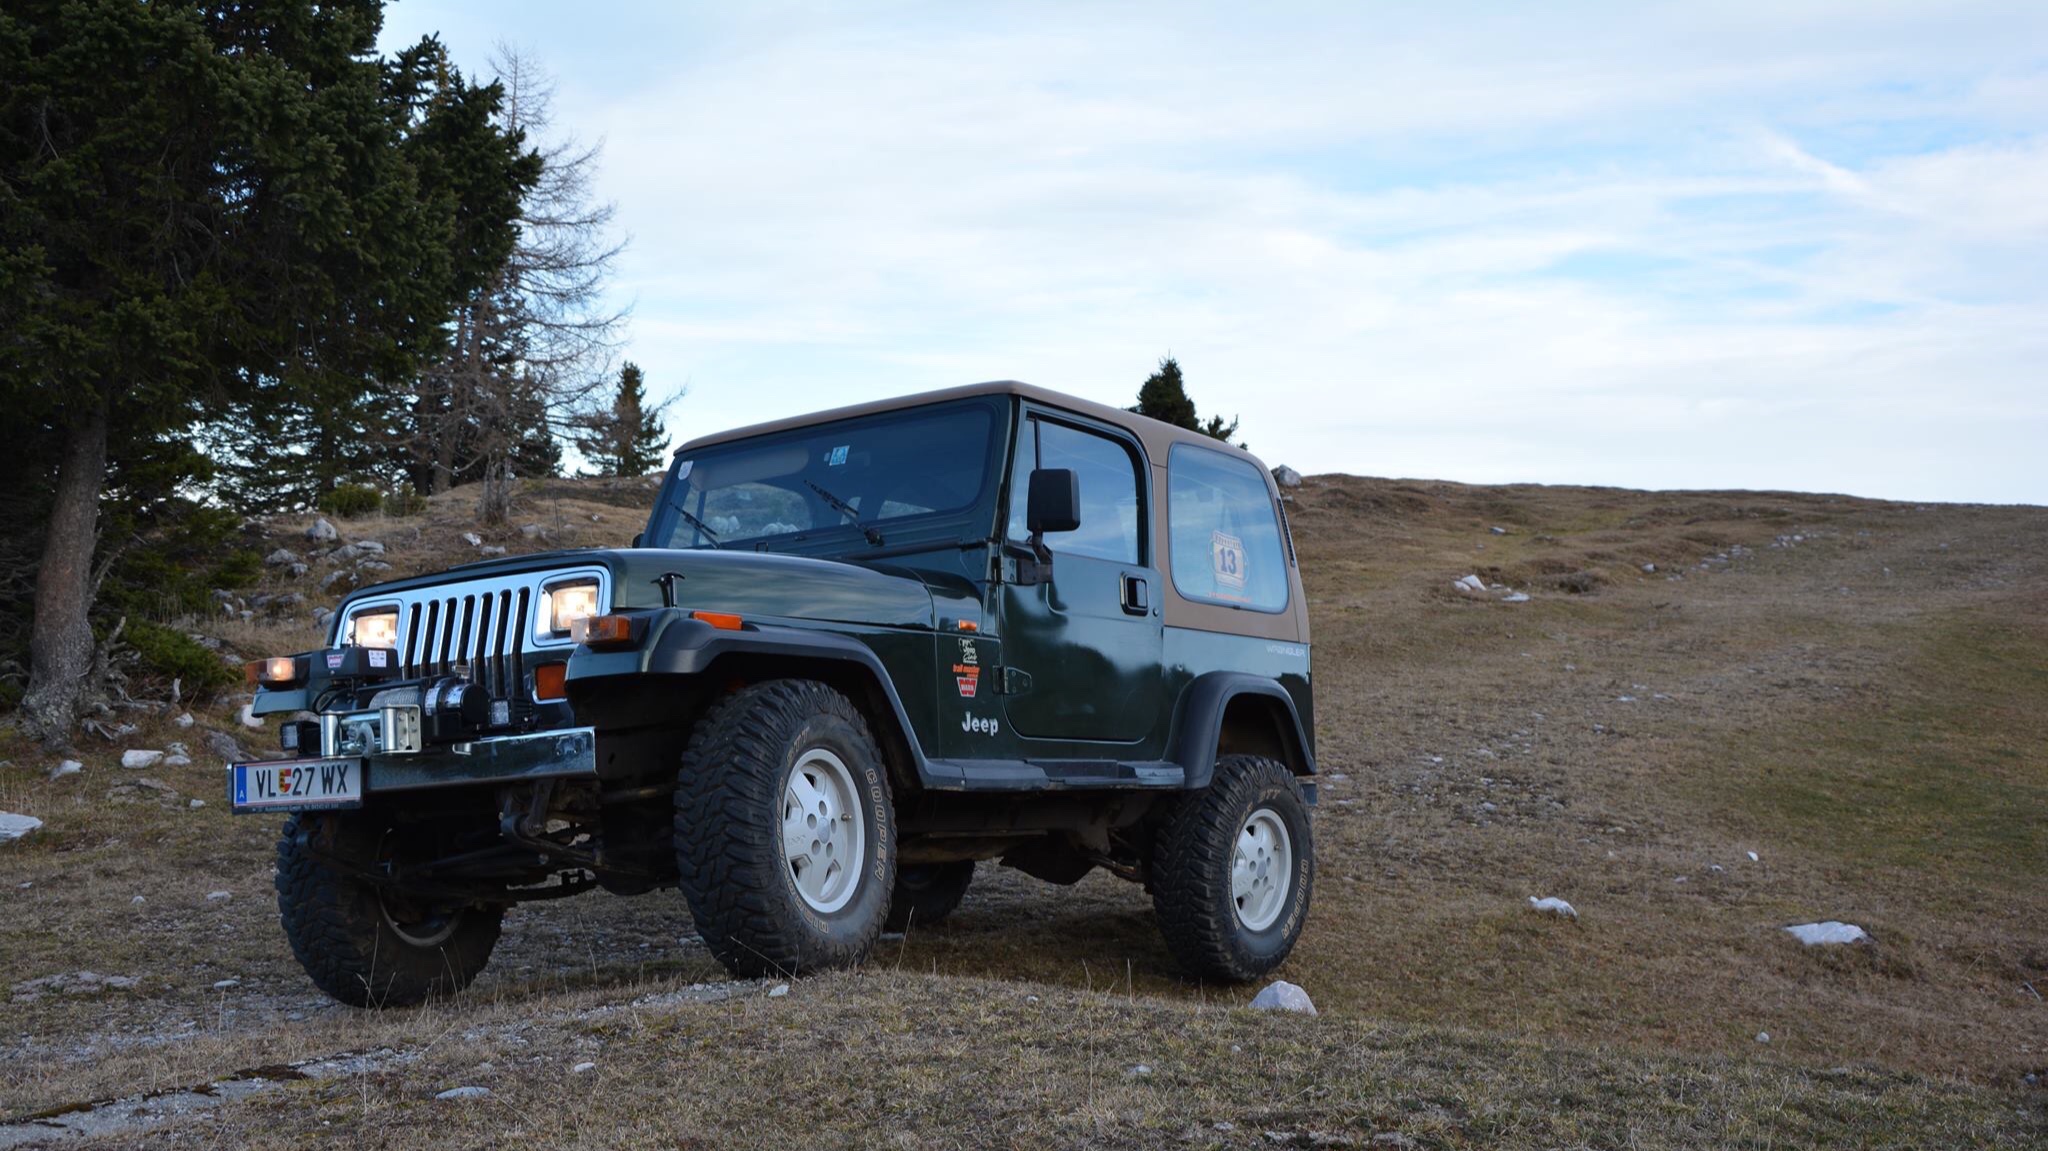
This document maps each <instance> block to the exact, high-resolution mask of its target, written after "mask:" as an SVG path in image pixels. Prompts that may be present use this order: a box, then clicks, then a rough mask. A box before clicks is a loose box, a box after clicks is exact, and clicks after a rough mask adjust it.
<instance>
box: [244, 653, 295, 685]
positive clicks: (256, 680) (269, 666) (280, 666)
mask: <svg viewBox="0 0 2048 1151" xmlns="http://www.w3.org/2000/svg"><path fill="white" fill-rule="evenodd" d="M242 678H243V680H245V681H246V682H247V683H249V684H250V685H251V686H254V685H256V684H262V685H263V686H264V687H285V686H288V685H290V684H294V683H297V682H298V681H299V661H298V660H295V659H293V658H292V657H290V656H288V655H280V656H274V657H272V658H270V659H259V660H254V661H252V662H250V663H247V664H244V665H243V666H242Z"/></svg>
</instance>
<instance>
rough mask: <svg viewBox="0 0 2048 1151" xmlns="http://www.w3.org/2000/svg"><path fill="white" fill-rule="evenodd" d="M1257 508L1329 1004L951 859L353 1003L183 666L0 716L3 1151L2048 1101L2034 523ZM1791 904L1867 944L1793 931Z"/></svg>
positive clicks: (1931, 1136) (581, 511) (1897, 1112)
mask: <svg viewBox="0 0 2048 1151" xmlns="http://www.w3.org/2000/svg"><path fill="white" fill-rule="evenodd" d="M1291 494H1292V495H1293V497H1294V502H1293V503H1292V505H1291V506H1290V513H1291V515H1292V517H1293V521H1294V526H1295V531H1296V535H1297V539H1298V542H1299V546H1300V551H1301V559H1302V564H1303V570H1304V575H1305V578H1306V579H1307V581H1308V585H1309V590H1310V597H1311V602H1312V616H1313V621H1314V628H1315V660H1316V675H1317V684H1316V691H1317V703H1318V721H1319V722H1318V726H1319V729H1320V730H1319V740H1320V745H1321V747H1320V751H1321V757H1322V761H1323V765H1324V770H1325V773H1326V776H1325V780H1324V784H1323V807H1322V809H1321V810H1320V812H1319V813H1318V816H1317V825H1316V828H1317V835H1318V848H1319V853H1320V859H1321V872H1320V886H1319V888H1318V893H1317V904H1316V908H1315V911H1314V913H1313V915H1312V918H1311V920H1310V924H1309V928H1308V931H1307V933H1306V934H1305V936H1304V938H1303V941H1302V945H1301V947H1300V949H1299V950H1298V951H1297V953H1296V955H1295V957H1294V958H1293V959H1292V960H1291V961H1290V962H1289V964H1288V965H1287V966H1286V967H1285V968H1284V969H1283V970H1282V971H1281V972H1280V973H1279V975H1280V976H1281V977H1283V978H1285V979H1288V980H1290V981H1292V982H1294V983H1297V984H1300V985H1301V986H1302V987H1304V988H1305V989H1306V990H1307V992H1308V993H1309V994H1310V995H1311V996H1312V997H1313V998H1314V1001H1315V1003H1316V1005H1317V1007H1318V1008H1319V1009H1320V1015H1318V1016H1317V1017H1315V1018H1312V1019H1311V1018H1306V1017H1300V1016H1284V1017H1275V1016H1268V1015H1265V1014H1261V1013H1253V1012H1249V1011H1246V1010H1243V1009H1241V1007H1242V1005H1243V1004H1245V1003H1246V1002H1247V1001H1248V1000H1249V999H1250V997H1251V994H1252V993H1253V992H1254V991H1256V990H1257V989H1256V988H1217V987H1202V986H1198V985H1194V984H1190V983H1187V982H1185V981H1184V980H1182V979H1181V978H1180V977H1179V976H1178V975H1177V973H1176V972H1175V971H1174V970H1173V968H1172V966H1171V963H1170V961H1169V960H1168V958H1167V956H1166V955H1165V952H1164V949H1163V947H1162V945H1161V944H1160V943H1159V941H1158V939H1157V935H1156V932H1155V931H1154V929H1153V926H1152V923H1151V920H1150V912H1149V905H1148V902H1147V901H1146V899H1145V897H1144V896H1143V894H1142V892H1140V891H1138V890H1137V889H1135V888H1134V887H1132V886H1130V885H1128V884H1125V883H1123V882H1121V881H1118V880H1115V879H1113V878H1109V877H1106V876H1100V875H1098V876H1093V877H1090V878H1089V879H1088V880H1086V881H1084V882H1083V883H1081V884H1079V885H1078V886H1076V887H1075V888H1072V889H1055V888H1051V887H1047V886H1044V885H1041V884H1038V883H1036V882H1034V881H1031V880H1028V879H1025V878H1023V877H1020V876H1017V875H1015V874H1014V873H1008V872H1004V871H1002V870H1000V869H997V868H993V867H989V866H986V865H985V866H984V867H983V868H982V869H981V872H980V873H979V874H978V876H977V879H976V886H975V888H974V890H973V891H971V892H970V894H969V896H968V900H967V903H966V905H965V906H964V907H963V909H962V911H961V912H960V913H959V914H958V915H957V916H956V917H955V918H954V919H952V920H949V921H947V922H946V923H945V924H943V925H940V926H938V927H936V928H933V929H930V930H924V931H918V932H914V933H913V934H912V936H911V937H909V938H897V939H891V940H888V941H886V942H885V944H884V946H883V947H882V948H881V949H880V951H879V952H878V953H877V955H876V956H875V958H874V960H873V962H872V963H871V965H870V968H869V969H868V971H866V972H864V973H860V974H856V975H844V976H832V977H826V978H821V979H806V980H801V981H797V982H796V983H794V984H793V985H791V987H790V989H789V990H787V991H785V992H783V993H781V994H775V992H776V987H775V986H774V985H752V984H743V985H733V984H725V983H723V979H724V976H723V973H722V971H721V970H720V969H719V968H717V967H716V965H715V964H713V963H711V962H710V961H709V960H708V958H707V957H706V956H705V955H704V953H703V952H702V950H701V948H700V947H699V946H698V944H697V943H696V940H695V938H694V936H693V934H692V933H691V930H690V927H689V922H688V915H687V911H686V909H685V908H684V906H683V904H682V901H681V900H680V898H679V897H677V896H675V895H674V894H673V893H667V892H661V893H655V894H651V895H648V896H644V897H640V898H638V899H630V900H629V899H618V898H613V897H608V896H602V895H599V896H589V897H584V898H580V899H576V900H569V901H564V902H562V903H558V904H552V905H538V906H533V907H527V908H522V909H519V910H518V911H516V912H515V913H514V914H513V915H512V916H511V917H510V919H509V920H508V923H507V928H506V935H505V942H504V943H503V944H502V945H501V948H500V950H499V952H498V954H497V957H496V958H495V959H494V961H493V964H492V967H491V968H490V970H489V971H487V972H486V973H485V975H484V976H483V977H482V979H480V980H479V982H478V984H477V986H476V987H475V988H474V989H473V990H472V991H470V992H469V993H467V994H466V995H464V996H463V997H461V998H459V999H457V1000H455V1001H453V1002H451V1003H448V1004H443V1005H438V1006H435V1007H432V1008H429V1009H426V1010H422V1011H415V1012H394V1013H386V1014H363V1013H357V1012H352V1011H348V1010H346V1009H342V1008H339V1007H335V1006H333V1005H331V1004H329V1003H327V1002H326V1001H325V1000H324V999H322V998H321V997H319V996H318V994H317V993H315V992H313V991H312V989H311V988H310V986H309V985H308V984H306V983H305V981H304V979H303V977H302V976H301V975H300V974H299V972H298V970H297V968H296V966H295V964H294V962H293V960H292V959H291V956H290V954H289V951H288V950H287V949H286V947H285V946H284V943H283V940H282V938H281V937H280V935H279V933H278V931H277V927H276V923H275V914H274V905H273V904H272V902H271V898H272V897H271V894H270V891H269V883H270V841H271V839H272V838H273V837H274V836H275V833H276V824H277V823H278V822H279V821H278V820H277V819H262V818H236V817H232V816H229V815H228V814H227V813H226V812H225V811H224V810H223V805H222V802H221V799H220V794H221V775H220V763H221V754H222V753H223V752H224V751H226V750H228V741H238V742H241V743H243V744H245V745H246V746H247V747H248V748H251V749H254V748H259V747H265V746H270V745H271V744H273V743H274V739H275V736H274V733H272V732H270V731H267V730H266V731H258V730H256V729H255V728H254V727H252V726H248V725H246V724H245V722H244V721H243V720H242V719H241V718H239V717H238V714H237V712H238V709H239V705H240V702H241V701H240V700H237V699H234V698H228V699H223V700H219V701H212V702H210V703H209V704H207V705H206V706H198V707H194V706H189V701H187V705H185V706H177V707H166V708H164V709H162V710H160V711H154V712H137V713H135V714H134V715H132V716H129V717H125V718H126V721H127V722H130V723H133V724H134V729H133V730H131V731H126V732H122V733H120V734H119V736H118V738H116V739H115V740H112V741H101V742H96V743H94V744H92V745H91V746H89V747H86V748H84V749H83V750H82V751H81V753H80V754H78V755H77V756H75V757H73V760H74V763H75V767H74V769H73V770H70V771H60V770H59V769H60V768H61V767H62V764H60V763H59V762H58V761H57V760H55V759H49V758H45V757H42V756H40V755H39V754H38V753H36V752H35V751H34V750H33V749H30V748H26V747H24V746H21V745H20V744H19V743H10V744H7V745H6V746H5V747H0V756H4V757H5V758H6V759H7V760H8V761H9V762H8V763H6V764H5V765H4V766H0V810H4V811H6V812H10V813H15V814H19V815H21V816H23V817H25V819H26V820H35V821H40V823H39V826H36V827H34V828H31V829H29V830H27V831H26V832H25V833H24V834H22V835H21V836H20V837H19V838H17V839H14V840H12V841H11V842H0V908H4V911H5V914H4V915H0V1001H4V1002H5V1008H4V1010H0V1147H5V1146H10V1145H19V1144H21V1143H23V1142H28V1141H48V1140H60V1141H64V1142H66V1143H70V1142H84V1143H92V1142H98V1143H100V1144H104V1145H108V1146H115V1145H128V1144H132V1143H134V1142H136V1141H138V1140H142V1139H147V1140H151V1141H162V1142H167V1143H203V1144H208V1145H217V1144H219V1143H222V1142H227V1143H247V1144H251V1145H280V1146H282V1145H298V1144H301V1143H303V1142H305V1141H308V1140H310V1139H313V1138H317V1137H320V1136H322V1135H324V1134H333V1129H334V1128H341V1129H344V1130H346V1132H347V1133H348V1134H349V1135H350V1137H351V1138H352V1140H353V1141H355V1142H359V1143H363V1144H365V1145H370V1146H385V1145H388V1146H420V1145H450V1146H467V1145H476V1144H480V1143H487V1142H495V1141H502V1140H503V1139H507V1138H512V1137H516V1136H515V1134H514V1133H515V1132H518V1133H523V1134H526V1135H531V1136H536V1137H539V1136H545V1137H547V1138H549V1139H550V1140H551V1141H554V1142H559V1143H572V1144H586V1143H587V1144H590V1145H593V1146H659V1147H675V1146H679V1145H681V1146H697V1145H713V1144H724V1143H733V1144H739V1145H759V1146H776V1145H787V1143H788V1142H790V1141H792V1140H796V1139H799V1138H802V1139H808V1140H810V1141H814V1142H816V1141H822V1142H825V1143H834V1144H838V1143H843V1144H855V1145H873V1146H909V1147H915V1146H926V1145H931V1146H953V1145H972V1146H985V1145H993V1144H1011V1145H1030V1146H1044V1145H1048V1144H1051V1145H1075V1146H1093V1145H1102V1146H1121V1145H1142V1146H1150V1145H1173V1146H1186V1145H1195V1146H1205V1145H1228V1146H1250V1145H1261V1146H1271V1145H1276V1144H1278V1145H1302V1146H1312V1145H1339V1146H1341V1145H1357V1146H1374V1145H1387V1146H1482V1145H1495V1144H1501V1143H1508V1144H1520V1145H1533V1146H1553V1145H1554V1146H1602V1147H1604V1146H1616V1147H1619V1146H1701V1147H1705V1146H1771V1145H1804V1144H1819V1143H1839V1144H1842V1145H1853V1146H1934V1145H1941V1146H1975V1145H1981V1146H2026V1145H2030V1144H2032V1143H2035V1142H2037V1141H2039V1140H2041V1139H2043V1138H2044V1137H2048V1090H2044V1088H2043V1087H2042V1086H2041V1084H2040V1080H2041V1078H2042V1076H2043V1074H2044V1071H2048V1004H2044V1003H2043V1001H2042V998H2041V995H2042V994H2044V993H2048V927H2044V924H2048V756H2044V754H2043V752H2042V751H2041V749H2042V748H2043V747H2048V660H2043V658H2042V657H2041V656H2040V654H2039V653H2040V652H2041V651H2043V650H2044V643H2048V610H2044V609H2048V512H2043V511H2042V510H2040V509H2028V508H1984V507H1955V506H1929V507H1917V506H1914V505H1904V504H1887V503H1877V502H1871V501H1860V500H1854V499H1848V498H1842V497H1827V496H1803V495H1784V494H1771V493H1640V492H1622V491H1611V490H1599V489H1559V488H1536V487H1509V488H1481V487H1464V486H1460V485H1451V484H1436V483H1425V482H1405V481H1386V480H1366V479H1358V478H1352V477H1335V476H1332V477H1311V478H1309V479H1308V480H1307V481H1305V482H1304V484H1303V485H1302V486H1301V487H1300V488H1298V489H1294V490H1293V491H1292V493H1291ZM647 499H648V494H647V492H646V491H645V490H644V489H641V488H632V487H627V486H623V485H614V486H613V487H610V488H606V487H604V486H602V485H601V484H600V483H598V482H594V481H585V482H581V483H568V482H564V483H557V484H551V485H547V486H542V487H537V488H536V489H534V490H532V491H530V492H529V493H528V495H527V497H526V500H525V502H524V503H523V505H522V508H521V512H520V516H519V518H517V519H515V520H514V521H513V523H511V524H510V525H508V526H506V527H505V528H503V529H499V530H497V531H494V532H478V531H476V530H475V529H474V528H473V526H472V525H471V524H470V523H469V521H468V512H469V505H468V503H467V502H466V497H464V496H463V494H462V493H456V495H455V497H453V498H444V499H443V500H441V501H438V502H437V503H436V504H435V505H434V506H433V507H431V508H429V509H428V511H427V512H426V513H424V514H423V515H420V516H417V517H411V518H408V519H393V520H382V519H369V520H362V521H331V522H330V526H331V527H332V528H333V529H334V537H333V538H331V539H313V538H309V537H308V536H307V534H306V533H307V531H308V530H309V529H312V530H314V531H315V533H316V534H320V535H324V534H325V533H324V532H322V531H320V530H319V528H318V526H317V525H316V524H315V523H314V522H313V521H312V520H311V519H305V520H292V521H280V522H276V523H269V524H263V525H256V526H255V530H254V532H253V533H252V537H251V543H252V546H255V547H257V548H258V549H259V550H260V552H261V553H262V554H266V555H271V556H273V558H274V559H275V560H276V562H274V563H272V564H271V565H269V567H268V568H267V569H266V570H267V575H266V579H265V582H264V584H263V586H261V587H260V588H254V589H242V590H237V591H233V592H230V593H229V596H228V598H227V599H226V600H224V601H223V607H222V612H221V615H220V617H219V618H218V619H213V620H207V621H192V626H193V627H194V628H195V629H197V630H199V631H200V632H201V633H202V634H205V635H207V636H209V637H210V638H211V639H212V640H214V641H215V642H217V643H219V644H220V645H221V648H222V651H223V658H232V659H239V658H244V657H254V656H257V655H263V654H270V653H275V652H285V651H295V650H301V649H303V648H306V647H309V646H313V645H314V644H316V643H317V642H318V629H317V625H316V623H315V622H314V617H315V613H316V611H317V610H318V609H322V608H326V607H328V606H330V605H331V604H332V602H333V600H334V599H335V598H336V597H337V596H338V595H339V594H340V592H341V591H342V590H344V589H345V587H346V586H348V585H349V584H351V583H352V582H353V581H356V580H369V579H375V578H383V577H385V576H388V575H395V574H405V573H407V572H411V571H416V570H429V569H433V568H438V567H441V566H445V565H447V564H449V563H452V562H458V561H459V560H460V559H462V558H465V557H472V556H476V555H479V554H481V553H482V552H483V551H484V549H486V548H497V547H504V548H508V549H514V550H534V549H538V548H541V547H550V546H580V545H586V544H597V543H623V542H625V541H626V540H627V539H629V538H630V537H631V535H632V533H633V531H635V530H636V529H637V528H638V526H639V523H640V519H641V516H642V515H643V514H644V507H645V503H646V500H647ZM464 533H474V538H466V537H465V534H464ZM366 543H368V544H375V545H379V546H376V547H366V546H365V544H366ZM351 549H352V550H351ZM279 551H285V552H289V553H290V556H289V558H287V557H285V556H281V555H277V554H276V553H278V552H279ZM301 565H302V566H303V570H299V567H300V566H301ZM371 565H389V566H388V568H386V567H372V566H371ZM1466 577H1471V578H1469V579H1468V578H1466ZM1475 585H1476V586H1475ZM293 596H301V597H304V598H302V599H293V598H291V597H293ZM265 597H267V598H265ZM1521 597H1527V598H1526V599H1525V598H1521ZM245 613H246V614H245ZM188 715H189V716H190V717H191V722H190V725H189V726H182V725H181V719H182V717H185V716H188ZM135 751H145V752H147V751H155V752H162V753H163V754H162V755H161V757H159V758H156V759H154V760H152V761H151V762H148V763H146V764H138V765H136V766H129V767H123V766H122V765H121V764H122V760H123V758H124V755H125V753H129V752H135ZM180 760H184V761H187V762H180ZM131 762H132V757H131ZM53 773H54V774H55V778H50V776H51V775H52V774H53ZM7 834H8V831H7V826H6V825H5V824H4V823H0V840H4V839H5V837H6V835H7ZM1532 898H1538V899H1541V898H1556V899H1561V900H1564V901H1567V902H1569V903H1570V904H1571V906H1572V909H1573V911H1574V912H1575V913H1576V914H1575V915H1573V916H1564V915H1559V914H1555V913H1549V912H1545V911H1541V910H1538V909H1536V908H1533V907H1532V906H1531V904H1530V900H1531V899H1532ZM1825 921H1838V922H1842V923H1847V924H1852V925H1854V926H1856V927H1858V928H1860V929H1861V930H1862V931H1863V932H1865V933H1866V934H1867V938H1865V939H1863V940H1862V941H1860V942H1856V943H1849V944H1839V945H1831V946H1816V947H1807V946H1804V945H1802V944H1801V943H1800V942H1799V941H1798V940H1796V939H1795V938H1793V937H1792V936H1791V935H1790V934H1788V933H1787V932H1786V931H1785V930H1784V929H1785V928H1786V927H1788V926H1793V925H1798V924H1805V923H1813V922H1825ZM704 985H715V986H713V987H709V988H707V987H706V986H704ZM583 1064H589V1065H590V1066H589V1067H587V1068H585V1069H584V1070H582V1071H578V1070H576V1068H577V1067H579V1066H581V1065H583ZM1139 1068H1143V1069H1144V1070H1142V1071H1140V1070H1138V1069H1139ZM464 1087H474V1088H482V1089H487V1091H488V1094H484V1093H477V1092H472V1093H468V1094H462V1095H457V1096H455V1097H452V1098H449V1099H440V1098H438V1096H439V1095H440V1094H441V1093H443V1092H446V1091H449V1090H452V1089H456V1088H464ZM152 1093H160V1094H152ZM105 1100H118V1101H119V1102H116V1103H114V1104H112V1105H101V1106H98V1107H90V1106H88V1107H83V1108H79V1107H77V1106H76V1105H80V1104H92V1103H94V1102H95V1101H105ZM793 1100H800V1101H801V1106H799V1105H797V1103H795V1102H793ZM67 1108H69V1109H70V1110H66V1109H67ZM54 1112H64V1114H61V1115H59V1114H54ZM1403 1141H1405V1142H1403Z"/></svg>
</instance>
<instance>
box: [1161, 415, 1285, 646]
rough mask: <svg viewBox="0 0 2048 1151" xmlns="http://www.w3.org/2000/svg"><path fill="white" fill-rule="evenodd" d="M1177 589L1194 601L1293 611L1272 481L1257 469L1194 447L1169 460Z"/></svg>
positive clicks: (1177, 448)
mask: <svg viewBox="0 0 2048 1151" xmlns="http://www.w3.org/2000/svg"><path fill="white" fill-rule="evenodd" d="M1166 526H1167V532H1168V536H1169V543H1168V546H1169V547H1170V548H1171V549H1172V551H1173V556H1172V565H1173V586H1174V587H1175V588H1176V589H1177V590H1179V592H1180V594H1181V595H1183V596H1186V597H1187V598H1189V599H1194V600H1208V601H1211V602H1215V603H1227V604H1231V605H1233V606H1236V607H1248V608H1252V609H1255V610H1257V611H1280V610H1281V609H1283V608H1285V607H1286V606H1287V558H1286V554H1285V552H1284V550H1283V548H1282V546H1281V542H1280V520H1279V518H1278V516H1277V515H1276V514H1275V512H1274V507H1273V497H1272V494H1271V493H1270V492H1268V491H1267V490H1266V479H1265V477H1264V476H1262V475H1260V474H1259V469H1258V468H1257V467H1256V466H1254V465H1252V464H1251V463H1249V462H1247V461H1245V460H1241V459H1238V458H1236V457H1234V456H1226V455H1224V454H1223V453H1222V452H1212V451H1209V450H1208V449H1206V448H1198V447H1194V446H1193V445H1190V444H1175V445H1173V451H1172V452H1171V453H1170V454H1169V455H1168V457H1167V480H1166Z"/></svg>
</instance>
